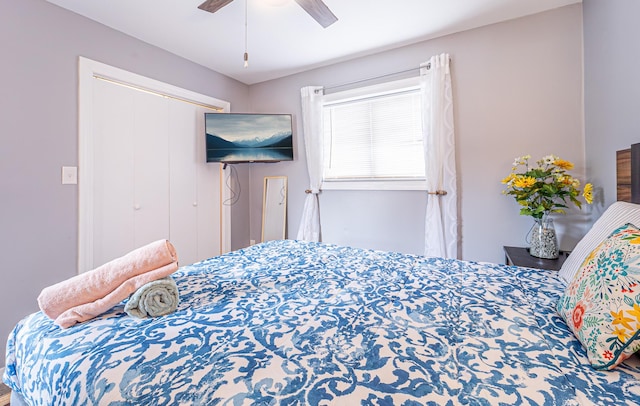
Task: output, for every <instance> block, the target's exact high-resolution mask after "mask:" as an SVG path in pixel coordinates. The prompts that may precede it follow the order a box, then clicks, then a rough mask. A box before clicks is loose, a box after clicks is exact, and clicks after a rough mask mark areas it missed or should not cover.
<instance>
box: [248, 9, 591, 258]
mask: <svg viewBox="0 0 640 406" xmlns="http://www.w3.org/2000/svg"><path fill="white" fill-rule="evenodd" d="M441 52H448V53H449V54H451V58H452V77H453V93H454V108H455V111H454V116H455V117H454V120H455V126H456V142H457V157H458V178H459V187H458V192H459V196H460V200H461V204H460V207H461V216H460V223H461V237H462V257H463V258H465V259H472V260H483V261H492V262H502V261H503V260H504V256H503V253H502V246H503V245H525V241H524V237H525V235H526V234H527V232H528V230H529V228H530V227H531V224H532V221H531V220H530V219H529V218H527V217H523V216H519V214H518V211H519V208H518V206H517V204H516V202H515V201H514V200H513V199H512V198H511V197H506V196H504V195H502V194H501V191H502V185H501V183H500V180H501V179H503V178H504V177H505V176H506V175H508V173H509V171H510V168H511V163H512V162H513V158H515V157H516V156H521V155H525V154H531V155H532V156H533V157H536V158H540V157H542V156H544V155H547V154H550V153H553V154H556V155H559V156H561V157H562V158H564V159H568V160H570V161H573V162H574V163H575V164H576V171H575V172H574V173H575V174H577V175H578V176H580V177H581V178H582V176H581V175H582V174H583V173H584V170H585V163H584V137H583V126H582V123H583V119H582V111H583V106H582V78H583V77H582V9H581V5H580V4H577V5H572V6H567V7H563V8H559V9H556V10H552V11H549V12H545V13H541V14H537V15H533V16H529V17H525V18H521V19H517V20H512V21H508V22H504V23H500V24H495V25H491V26H487V27H483V28H478V29H474V30H470V31H466V32H462V33H458V34H454V35H449V36H446V37H442V38H438V39H434V40H430V41H425V42H421V43H418V44H415V45H411V46H405V47H401V48H397V49H394V50H391V51H387V52H383V53H380V54H377V55H373V56H368V57H362V58H357V59H354V60H351V61H348V62H343V63H339V64H335V65H332V66H328V67H324V68H320V69H316V70H312V71H308V72H304V73H300V74H297V75H293V76H289V77H286V78H283V79H279V80H273V81H269V82H264V83H261V84H256V85H252V86H251V88H250V100H251V108H252V110H254V111H258V112H293V114H294V116H295V118H296V124H297V134H296V137H297V140H296V147H297V148H298V149H297V157H296V160H295V161H294V162H289V163H279V164H262V165H254V166H252V169H251V174H250V178H251V179H250V182H251V186H250V190H251V191H252V196H251V206H250V209H251V236H252V238H255V239H259V237H260V218H261V217H260V213H261V194H260V191H261V190H262V178H263V177H264V176H268V175H287V176H288V177H289V190H290V194H289V220H290V221H289V228H288V232H289V236H290V237H292V238H295V235H296V231H297V228H298V225H299V221H300V216H301V212H302V206H303V201H304V198H305V194H304V192H303V191H304V190H305V189H306V188H307V187H308V182H309V181H308V175H307V172H306V166H305V165H306V164H305V158H304V153H303V150H302V146H303V142H302V140H301V133H302V121H301V116H300V114H301V113H300V96H299V94H300V88H301V87H303V86H307V85H323V86H331V85H335V84H341V83H345V82H350V81H355V80H359V79H362V78H368V77H374V76H377V75H383V74H387V73H390V72H397V71H402V70H405V69H409V68H412V67H417V66H418V65H419V63H420V62H422V61H425V60H427V59H429V57H430V56H432V55H434V54H439V53H441ZM320 196H321V197H320V212H321V222H322V232H323V240H324V241H326V242H334V243H341V244H348V245H355V246H362V247H368V248H376V249H385V250H396V251H401V252H413V253H419V254H421V253H422V252H423V244H424V237H423V234H424V212H425V204H426V198H425V196H424V193H423V192H411V191H406V192H382V191H380V192H372V191H368V192H356V191H325V192H322V193H321V195H320ZM585 216H586V215H584V214H582V215H581V214H573V215H568V216H564V217H563V218H561V219H558V220H557V221H556V224H557V225H558V229H559V232H560V233H561V236H560V239H561V246H562V247H564V248H572V247H573V246H574V245H575V243H576V241H577V239H578V238H580V237H581V236H582V235H583V233H584V223H585V219H584V217H585Z"/></svg>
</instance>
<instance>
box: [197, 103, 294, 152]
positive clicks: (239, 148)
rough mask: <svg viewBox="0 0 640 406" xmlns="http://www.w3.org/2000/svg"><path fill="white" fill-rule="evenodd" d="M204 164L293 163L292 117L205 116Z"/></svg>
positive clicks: (272, 115)
mask: <svg viewBox="0 0 640 406" xmlns="http://www.w3.org/2000/svg"><path fill="white" fill-rule="evenodd" d="M205 130H206V148H207V162H227V163H238V162H279V161H291V160H293V131H292V123H291V114H246V113H229V114H225V113H205Z"/></svg>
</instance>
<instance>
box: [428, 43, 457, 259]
mask: <svg viewBox="0 0 640 406" xmlns="http://www.w3.org/2000/svg"><path fill="white" fill-rule="evenodd" d="M420 87H421V90H422V92H423V100H424V103H425V105H424V108H425V113H426V114H423V117H424V118H423V131H424V134H423V139H424V156H425V171H426V178H427V190H428V192H429V194H428V195H427V213H426V219H425V236H424V245H425V247H424V254H425V255H426V256H436V257H443V258H457V257H458V206H457V202H458V199H457V192H456V157H455V138H454V129H453V99H452V92H451V73H450V70H449V55H448V54H441V55H437V56H433V57H431V60H430V61H428V62H426V63H423V64H421V65H420ZM436 192H438V193H441V192H446V194H444V195H443V194H436Z"/></svg>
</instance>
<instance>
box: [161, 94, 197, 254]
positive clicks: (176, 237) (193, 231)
mask: <svg viewBox="0 0 640 406" xmlns="http://www.w3.org/2000/svg"><path fill="white" fill-rule="evenodd" d="M196 120H197V117H196V112H195V111H194V106H193V105H191V104H187V103H182V102H177V101H175V102H173V103H172V104H171V109H170V113H169V134H170V136H169V149H170V150H171V160H170V175H169V179H170V182H169V183H170V189H171V193H170V202H171V203H170V205H171V209H170V215H169V218H170V219H169V228H170V235H171V242H172V243H173V244H174V245H175V247H176V251H177V252H178V255H179V260H180V264H181V265H188V264H192V263H194V262H196V261H198V246H197V229H198V206H199V204H200V202H199V201H198V190H197V175H198V172H197V170H196V164H197V158H198V157H197V149H196V137H197V134H196V125H195V121H196ZM203 136H204V135H203Z"/></svg>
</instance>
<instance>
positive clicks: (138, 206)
mask: <svg viewBox="0 0 640 406" xmlns="http://www.w3.org/2000/svg"><path fill="white" fill-rule="evenodd" d="M133 208H134V210H140V208H141V207H140V205H139V204H136V205H135V206H133Z"/></svg>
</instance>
